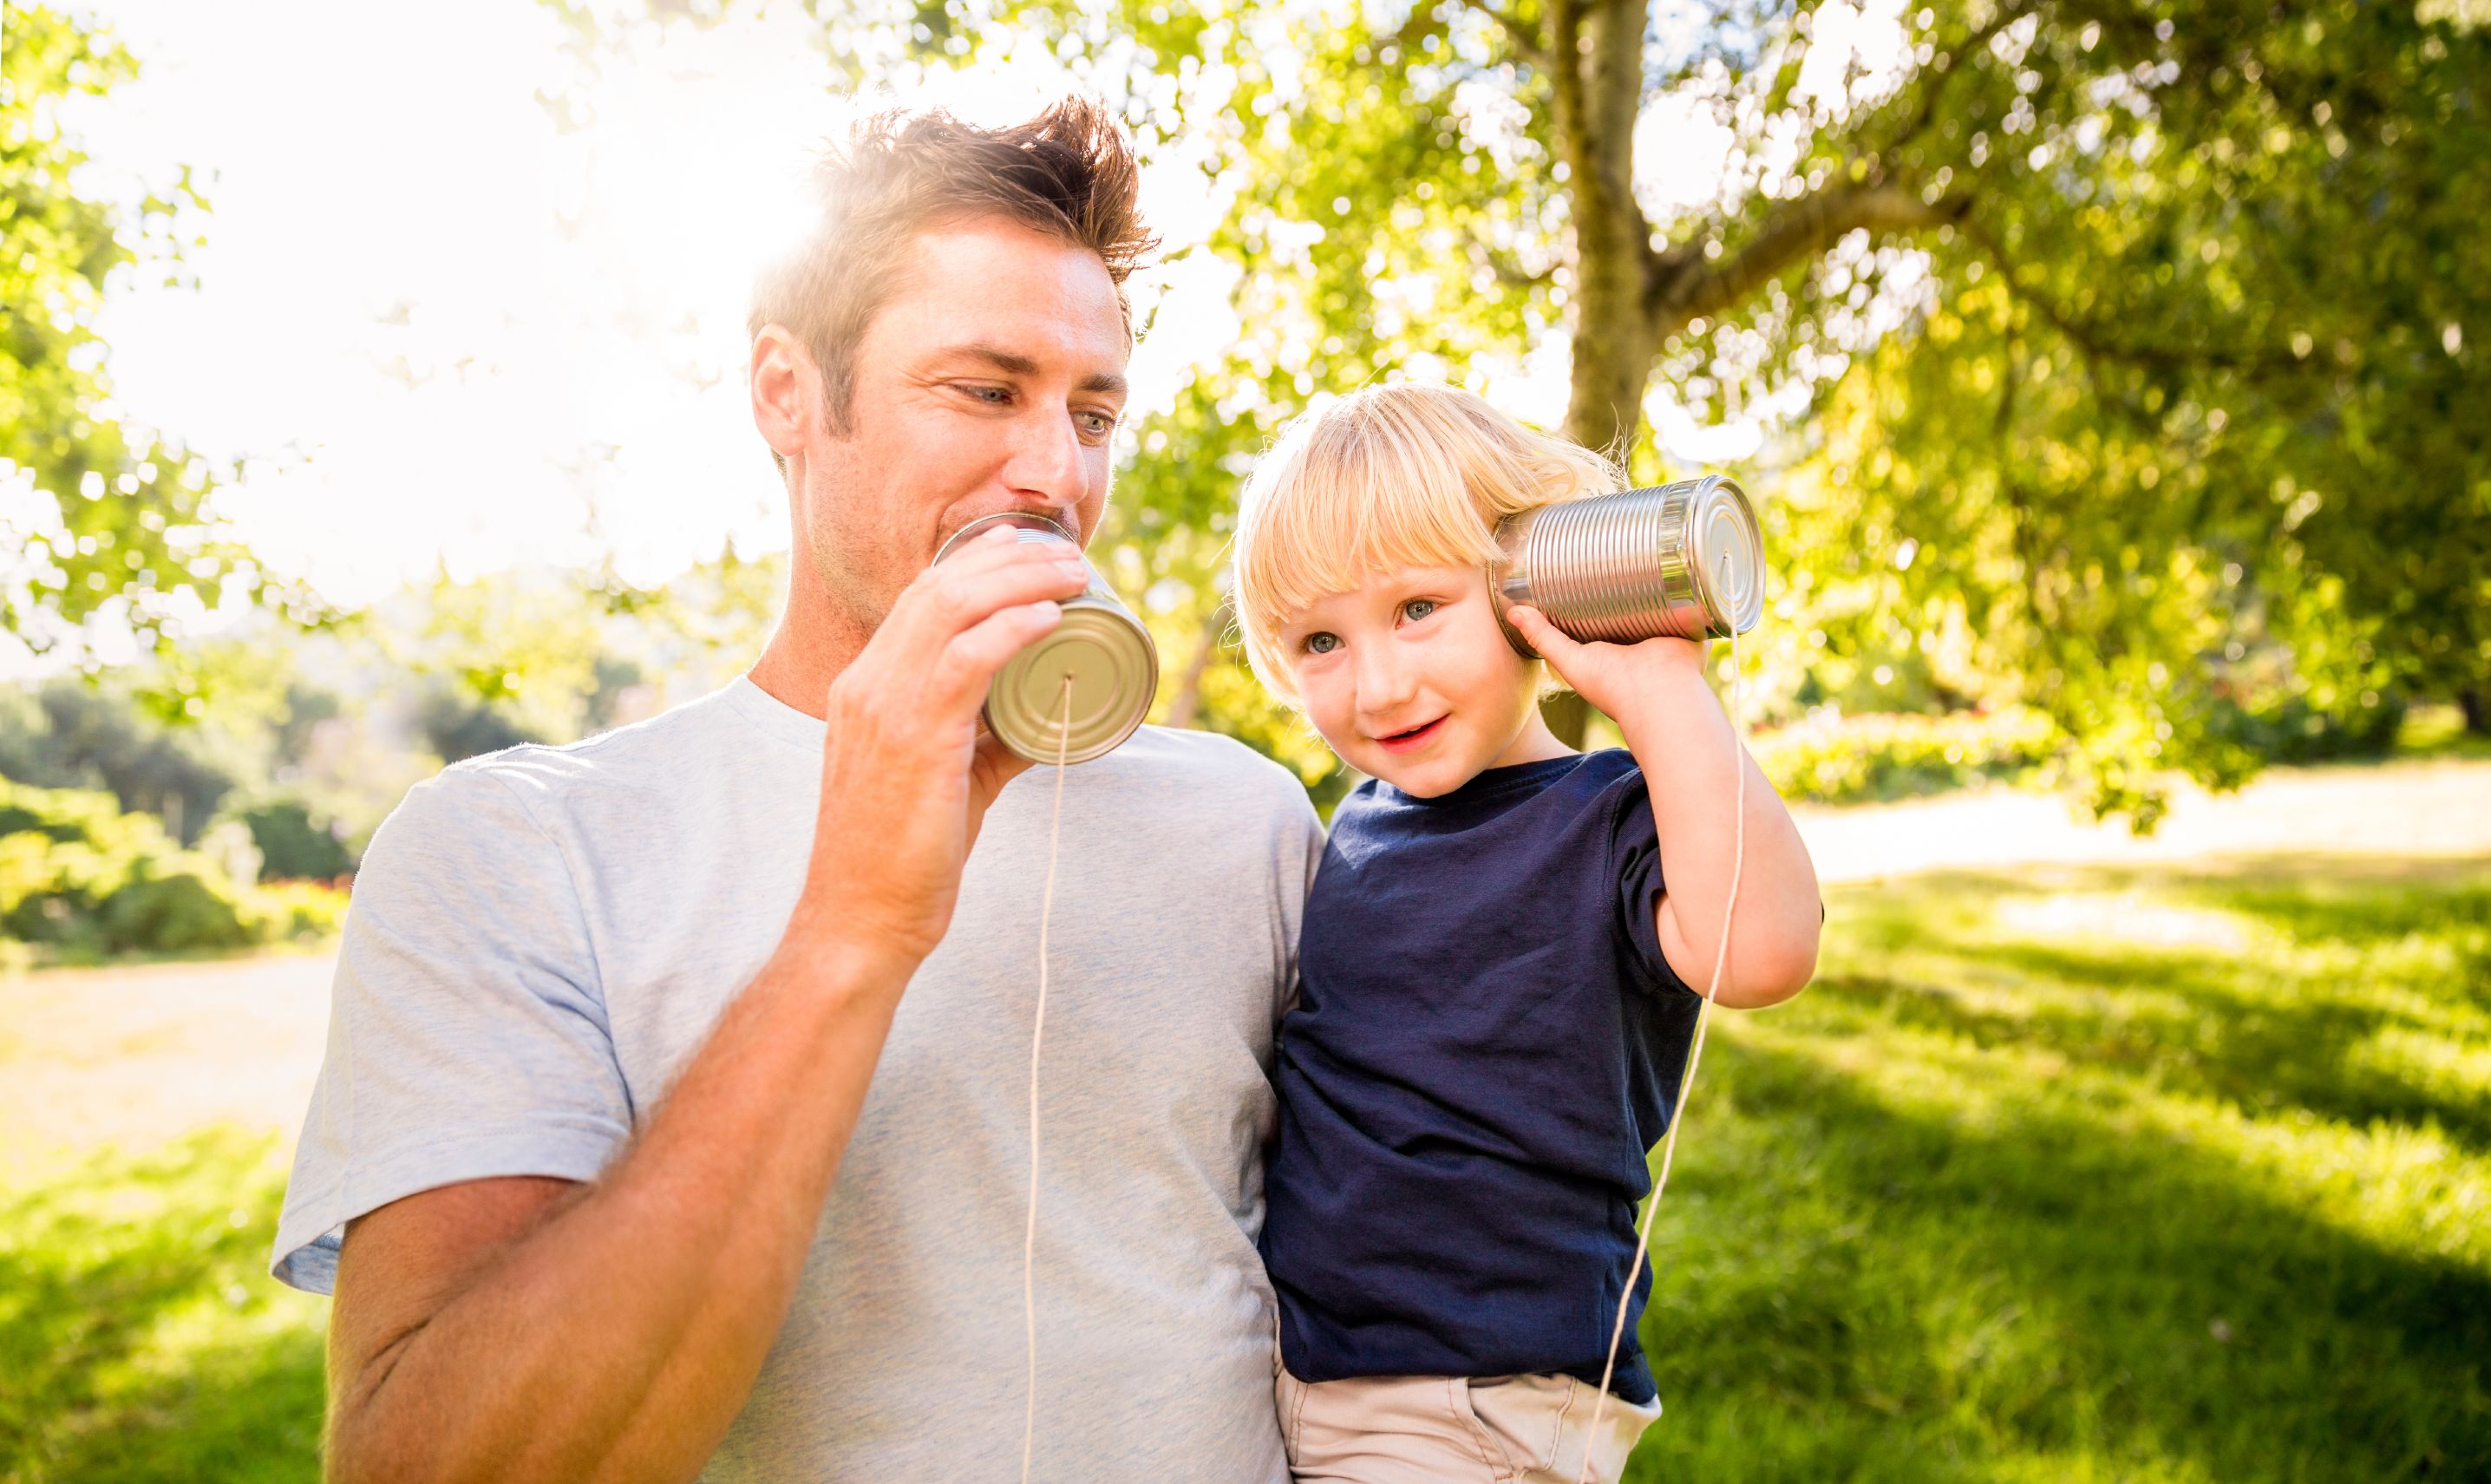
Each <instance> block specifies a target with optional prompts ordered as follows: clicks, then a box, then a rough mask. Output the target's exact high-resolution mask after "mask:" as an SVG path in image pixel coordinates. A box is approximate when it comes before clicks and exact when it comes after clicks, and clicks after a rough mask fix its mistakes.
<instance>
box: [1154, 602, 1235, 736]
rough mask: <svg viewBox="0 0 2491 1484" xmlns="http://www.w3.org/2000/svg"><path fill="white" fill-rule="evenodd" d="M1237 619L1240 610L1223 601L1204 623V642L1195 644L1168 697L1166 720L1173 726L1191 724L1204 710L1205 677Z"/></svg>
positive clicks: (1188, 725) (1202, 640)
mask: <svg viewBox="0 0 2491 1484" xmlns="http://www.w3.org/2000/svg"><path fill="white" fill-rule="evenodd" d="M1236 621H1237V610H1236V608H1234V607H1233V606H1231V605H1230V604H1228V603H1226V602H1222V603H1221V604H1220V605H1219V606H1218V607H1217V608H1216V609H1214V610H1213V611H1212V615H1211V617H1210V618H1209V619H1208V620H1206V621H1205V622H1204V624H1203V626H1202V639H1201V642H1200V643H1198V644H1196V645H1195V646H1194V650H1193V657H1192V658H1191V659H1189V660H1187V661H1186V666H1185V674H1184V675H1182V676H1180V677H1178V679H1177V685H1176V694H1175V695H1173V696H1170V697H1169V698H1168V709H1167V722H1166V724H1167V725H1168V726H1172V727H1190V726H1192V725H1193V723H1194V719H1195V718H1196V717H1197V716H1199V715H1201V713H1202V677H1203V673H1204V672H1205V671H1207V670H1209V669H1210V668H1211V662H1212V660H1214V659H1216V658H1217V657H1218V655H1219V641H1220V639H1221V638H1222V637H1224V636H1225V635H1226V634H1227V632H1228V626H1229V625H1231V624H1233V623H1235V622H1236Z"/></svg>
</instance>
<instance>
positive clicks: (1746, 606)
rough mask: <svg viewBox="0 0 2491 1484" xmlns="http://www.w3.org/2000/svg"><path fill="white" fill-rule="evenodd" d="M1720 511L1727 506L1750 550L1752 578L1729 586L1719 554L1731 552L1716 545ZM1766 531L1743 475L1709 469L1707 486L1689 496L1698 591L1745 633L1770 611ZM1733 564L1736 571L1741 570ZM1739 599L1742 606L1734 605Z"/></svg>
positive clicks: (1689, 540)
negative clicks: (1716, 518) (1767, 605)
mask: <svg viewBox="0 0 2491 1484" xmlns="http://www.w3.org/2000/svg"><path fill="white" fill-rule="evenodd" d="M1715 511H1726V512H1727V513H1728V514H1729V516H1730V520H1731V523H1732V525H1734V526H1735V527H1737V532H1738V534H1737V539H1738V541H1739V544H1740V546H1741V547H1742V548H1744V550H1743V551H1742V552H1741V555H1743V556H1744V559H1745V562H1744V565H1745V567H1746V571H1745V573H1744V575H1745V577H1746V579H1747V580H1746V582H1745V583H1744V586H1742V585H1740V584H1738V583H1737V582H1736V580H1735V576H1734V578H1733V579H1732V581H1731V583H1730V584H1729V586H1728V587H1727V588H1725V586H1724V582H1723V578H1722V576H1721V573H1720V571H1719V568H1718V564H1717V560H1716V557H1717V556H1718V555H1727V554H1728V553H1727V552H1726V551H1721V550H1720V549H1718V548H1716V547H1715V546H1714V541H1713V538H1712V530H1713V521H1714V512H1715ZM1764 545H1765V533H1764V530H1763V528H1762V527H1760V526H1759V525H1758V524H1757V523H1756V508H1755V505H1754V504H1753V503H1752V502H1751V501H1749V500H1748V499H1747V492H1746V491H1745V490H1744V489H1742V488H1741V487H1740V486H1739V481H1738V480H1734V479H1732V478H1730V477H1729V476H1728V475H1726V474H1714V475H1707V476H1705V479H1704V483H1703V487H1701V488H1698V489H1697V490H1696V491H1695V492H1694V498H1692V499H1690V500H1688V501H1687V502H1686V549H1687V550H1688V551H1689V552H1690V553H1691V554H1693V555H1694V556H1695V557H1696V559H1697V560H1696V561H1694V562H1693V563H1690V564H1689V566H1690V567H1692V568H1693V572H1692V575H1693V577H1694V580H1695V584H1696V592H1697V594H1698V596H1699V597H1701V599H1702V601H1703V604H1704V609H1705V612H1706V614H1707V616H1708V617H1710V618H1713V619H1716V620H1719V621H1721V622H1722V624H1723V625H1724V626H1726V627H1727V628H1728V629H1729V630H1730V631H1731V632H1733V633H1742V634H1743V633H1745V632H1746V631H1747V630H1748V629H1751V628H1753V627H1755V626H1756V625H1757V624H1758V623H1759V622H1761V621H1762V620H1763V618H1764V616H1765V573H1764ZM1737 565H1738V564H1736V563H1734V564H1733V571H1734V574H1735V573H1736V570H1737ZM1733 602H1735V603H1736V604H1737V607H1736V608H1733V607H1732V606H1731V605H1732V603H1733Z"/></svg>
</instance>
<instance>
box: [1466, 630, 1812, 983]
mask: <svg viewBox="0 0 2491 1484" xmlns="http://www.w3.org/2000/svg"><path fill="white" fill-rule="evenodd" d="M1513 615H1514V618H1513V623H1514V626H1515V627H1516V628H1517V629H1519V630H1521V633H1522V636H1523V637H1524V638H1525V639H1528V640H1529V641H1530V642H1531V645H1532V647H1533V648H1534V649H1537V650H1539V653H1540V654H1542V655H1546V656H1547V657H1548V660H1549V663H1551V664H1552V665H1554V666H1556V668H1557V672H1558V673H1559V674H1560V675H1562V676H1564V677H1565V678H1566V680H1567V682H1568V684H1571V685H1572V686H1573V687H1574V688H1575V690H1577V691H1578V692H1580V693H1581V694H1582V696H1583V698H1584V699H1585V700H1587V701H1589V702H1591V703H1592V704H1593V705H1594V706H1597V707H1598V708H1599V709H1600V710H1601V711H1602V712H1605V713H1608V714H1609V715H1610V716H1611V717H1613V718H1615V719H1616V721H1617V723H1618V726H1619V728H1620V729H1621V730H1622V731H1624V732H1625V733H1626V748H1627V750H1628V751H1630V752H1632V753H1633V754H1634V760H1635V762H1636V764H1637V765H1638V766H1640V767H1641V768H1642V770H1643V775H1644V782H1645V786H1646V787H1647V788H1648V789H1650V790H1651V793H1652V818H1653V827H1654V829H1655V830H1656V832H1657V833H1658V835H1659V837H1660V864H1661V878H1662V880H1663V881H1665V882H1666V883H1667V884H1668V887H1667V890H1666V892H1665V893H1664V894H1663V895H1662V897H1661V900H1660V907H1659V910H1658V913H1657V923H1656V926H1657V927H1658V930H1659V934H1660V948H1661V954H1662V956H1663V957H1664V958H1666V959H1667V960H1668V961H1669V967H1670V968H1671V969H1672V970H1673V971H1675V972H1676V973H1677V975H1678V976H1679V977H1680V978H1682V979H1685V981H1686V982H1687V983H1688V984H1690V985H1692V986H1694V988H1695V990H1696V992H1697V993H1699V994H1701V993H1703V992H1704V991H1705V990H1706V989H1708V988H1709V987H1711V986H1710V985H1709V983H1708V981H1709V980H1710V979H1711V978H1712V975H1713V963H1714V955H1715V953H1716V951H1717V950H1718V948H1719V946H1720V941H1721V910H1722V908H1723V906H1724V905H1725V904H1726V903H1727V902H1728V901H1729V896H1730V876H1731V866H1732V864H1733V861H1734V858H1735V857H1736V855H1737V852H1738V833H1737V831H1738V827H1739V823H1740V821H1739V815H1738V808H1737V800H1738V794H1739V778H1740V774H1741V773H1742V772H1744V774H1745V775H1746V820H1745V826H1746V853H1745V859H1744V862H1741V863H1740V870H1739V900H1738V909H1737V912H1736V915H1735V916H1734V917H1733V919H1732V921H1731V925H1730V955H1729V959H1728V961H1727V962H1726V963H1724V964H1723V965H1722V969H1721V984H1720V986H1719V989H1718V991H1717V992H1716V993H1715V995H1714V998H1715V999H1716V1000H1717V1001H1718V1002H1719V1003H1720V1004H1725V1005H1729V1006H1731V1007H1733V1008H1739V1009H1745V1008H1752V1007H1755V1006H1759V1005H1767V1004H1779V1003H1781V1002H1782V1001H1784V1000H1787V999H1789V998H1790V997H1791V996H1793V995H1796V994H1798V993H1799V992H1800V991H1801V990H1802V989H1804V988H1806V987H1807V981H1808V978H1809V977H1810V976H1811V975H1814V974H1815V973H1816V947H1817V935H1818V932H1819V929H1820V928H1821V927H1822V925H1823V921H1824V917H1823V907H1822V905H1821V902H1820V899H1819V897H1818V895H1817V884H1816V866H1815V864H1814V862H1812V861H1811V860H1809V859H1808V855H1807V846H1806V844H1805V842H1803V841H1802V840H1801V838H1800V833H1799V826H1798V825H1797V824H1796V823H1794V822H1793V821H1792V819H1791V817H1790V811H1789V810H1788V809H1786V808H1784V807H1782V800H1781V796H1780V795H1778V794H1776V793H1774V792H1773V785H1772V784H1771V783H1768V782H1767V781H1765V775H1764V772H1763V771H1762V770H1760V769H1758V768H1757V767H1756V763H1755V759H1753V758H1751V757H1749V756H1748V755H1747V749H1746V748H1745V747H1744V746H1742V745H1741V744H1740V742H1739V737H1738V734H1737V732H1736V731H1735V730H1734V729H1733V728H1732V727H1731V725H1730V718H1729V717H1728V716H1726V715H1724V714H1722V712H1721V707H1720V705H1719V703H1718V702H1716V701H1715V700H1714V697H1713V689H1712V687H1711V686H1710V685H1708V684H1705V680H1704V647H1703V646H1702V645H1700V644H1696V643H1693V642H1691V641H1688V640H1685V639H1671V638H1659V639H1647V640H1645V641H1643V642H1642V643H1640V644H1633V645H1622V644H1577V643H1575V642H1574V641H1573V640H1571V639H1568V637H1566V635H1564V634H1562V633H1560V632H1558V631H1557V630H1556V629H1555V628H1554V627H1553V626H1550V625H1549V623H1548V621H1547V620H1545V619H1543V618H1541V617H1540V616H1539V613H1538V612H1536V611H1535V610H1532V609H1529V608H1516V609H1514V610H1513Z"/></svg>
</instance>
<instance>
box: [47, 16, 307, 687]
mask: <svg viewBox="0 0 2491 1484" xmlns="http://www.w3.org/2000/svg"><path fill="white" fill-rule="evenodd" d="M6 24H7V30H8V34H9V44H8V46H7V48H6V50H5V53H0V488H6V487H7V486H11V485H18V484H20V483H21V481H24V483H23V487H24V488H25V491H26V493H27V494H29V495H30V496H31V498H32V499H33V501H34V502H35V504H34V506H33V507H32V509H19V510H17V511H16V512H15V513H7V514H0V536H5V538H7V540H8V543H9V545H10V546H12V547H13V548H15V547H19V546H20V545H22V549H23V551H24V553H25V555H26V557H27V558H28V561H27V562H26V563H25V564H24V566H23V567H19V569H18V570H17V571H16V572H15V574H10V573H7V572H5V571H0V629H5V630H6V631H7V632H9V633H12V634H14V635H15V636H16V637H17V638H19V639H20V640H22V641H24V642H25V643H26V644H27V645H29V646H31V647H32V648H34V649H36V650H39V651H40V650H44V649H47V648H49V647H51V646H52V645H53V644H55V643H58V642H60V641H61V640H63V639H65V638H68V637H70V636H71V635H73V633H74V632H75V631H76V626H78V625H79V624H81V623H82V622H84V621H86V620H87V619H89V618H90V617H94V616H97V615H118V616H120V617H121V618H123V619H124V620H126V621H127V622H128V624H129V625H130V626H131V627H132V629H133V630H134V631H135V632H136V633H137V634H138V635H139V636H140V637H141V638H142V639H150V638H155V637H157V636H159V635H160V633H161V629H162V626H163V625H164V624H165V623H166V622H167V621H168V620H169V619H170V618H172V617H173V616H174V615H175V614H177V613H178V612H180V611H181V610H182V606H183V604H184V602H186V601H188V602H190V603H192V604H195V603H198V602H207V603H214V602H215V601H216V600H217V598H218V597H219V596H220V593H221V592H223V591H224V590H226V589H228V588H231V589H234V590H236V591H238V592H240V593H242V594H244V595H249V594H251V593H253V592H256V591H257V590H258V588H259V585H260V578H259V573H258V569H257V567H255V565H253V564H252V563H251V562H250V561H249V557H248V555H247V554H246V553H245V552H244V551H243V550H242V549H241V548H239V547H238V546H235V545H234V544H232V543H231V542H229V541H226V540H223V539H220V538H219V537H218V536H217V534H216V527H215V523H214V522H213V520H212V519H211V518H210V517H209V515H208V514H207V512H206V509H205V501H206V499H207V496H208V492H209V490H210V489H211V487H212V486H213V484H214V482H215V477H214V473H213V471H211V470H210V469H209V467H208V465H207V463H206V462H205V461H204V460H202V459H199V458H196V457H193V456H192V455H190V454H189V453H188V452H186V451H184V450H182V449H181V448H179V447H178V446H175V445H171V444H167V443H165V442H163V441H162V440H161V439H160V438H158V437H157V436H156V435H155V434H153V433H149V432H145V431H142V430H140V429H137V428H134V427H132V426H130V425H128V424H126V423H124V422H121V421H120V420H119V415H118V413H117V411H116V410H115V409H114V408H113V406H112V403H111V399H110V390H111V388H110V383H109V381H108V380H107V378H106V377H105V375H104V371H103V353H104V346H103V341H101V340H100V339H98V338H97V337H96V335H95V331H94V329H93V325H94V321H95V317H96V314H97V312H98V310H99V309H100V308H101V307H102V306H103V300H104V297H105V295H106V294H107V293H108V292H109V291H110V289H111V288H112V286H113V283H114V282H115V280H116V279H117V278H122V277H126V276H129V275H130V274H132V273H134V272H136V271H138V270H139V269H140V268H142V267H144V268H150V269H153V270H155V271H161V272H170V271H171V270H172V267H173V265H175V264H177V263H178V262H179V260H180V256H181V253H182V250H183V248H184V247H188V246H190V245H193V244H194V243H195V241H196V239H195V238H190V239H185V237H184V236H183V234H184V232H185V231H187V230H188V227H187V225H186V214H187V213H189V212H191V211H196V210H204V209H205V207H206V202H205V200H204V199H203V198H202V197H201V196H200V195H199V193H198V192H197V190H196V189H193V187H192V185H191V182H190V176H189V174H188V172H185V173H184V174H183V176H182V177H181V179H180V180H178V181H177V182H175V183H174V184H173V185H171V186H170V187H169V188H167V189H165V191H164V192H163V193H162V194H151V195H149V196H148V197H147V198H146V199H145V200H144V201H142V202H140V203H138V204H137V206H136V207H135V208H134V209H132V210H124V209H122V208H119V207H116V206H113V205H110V204H108V203H105V202H102V201H97V200H92V199H89V198H87V197H85V196H82V195H81V194H79V190H78V186H79V180H78V176H79V167H80V166H81V165H82V164H83V163H84V162H85V160H86V156H85V155H84V154H83V153H82V152H81V151H80V149H79V148H78V146H77V144H76V142H75V141H74V140H73V139H72V138H70V137H69V136H67V135H66V134H65V133H64V132H63V131H62V128H61V123H60V114H61V108H62V104H63V102H65V101H67V100H70V99H73V98H80V97H86V98H94V97H103V96H106V95H108V94H110V92H111V91H112V90H113V89H114V88H116V87H118V86H120V85H121V84H122V83H124V82H126V81H128V80H129V79H130V78H132V77H133V76H134V75H136V73H137V64H136V63H135V61H134V60H133V59H132V57H131V55H130V53H129V52H128V51H127V50H125V49H124V48H123V47H122V46H121V45H120V44H117V43H116V42H114V41H113V40H112V39H111V37H110V36H109V34H108V33H107V32H105V31H103V30H102V29H100V28H99V27H97V26H96V25H95V24H94V22H93V21H92V20H90V19H88V18H86V17H83V16H77V15H65V14H63V13H60V12H57V11H53V10H50V9H47V8H44V7H41V6H27V5H18V4H11V5H10V6H9V7H8V15H7V20H6ZM13 503H14V502H13ZM13 555H14V552H13ZM12 565H13V566H15V565H16V564H15V563H13V564H12ZM295 601H296V602H297V605H298V607H302V610H303V611H304V612H305V613H306V614H307V615H308V612H309V611H310V610H309V608H308V606H305V605H304V603H303V599H302V596H301V595H295Z"/></svg>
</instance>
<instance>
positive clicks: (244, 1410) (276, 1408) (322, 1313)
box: [0, 1128, 328, 1484]
mask: <svg viewBox="0 0 2491 1484" xmlns="http://www.w3.org/2000/svg"><path fill="white" fill-rule="evenodd" d="M284 1188H285V1164H284V1147H283V1145H282V1143H281V1142H280V1141H279V1140H278V1139H276V1138H275V1137H273V1136H268V1135H261V1134H256V1133H244V1132H241V1131H239V1130H234V1129H227V1128H218V1129H208V1130H202V1131H201V1132H199V1133H197V1134H194V1135H192V1136H190V1137H189V1138H186V1139H184V1140H182V1141H180V1142H178V1143H175V1144H173V1145H171V1146H169V1147H166V1148H164V1149H156V1150H153V1151H150V1152H146V1153H124V1152H120V1151H111V1152H105V1153H99V1154H95V1155H92V1156H89V1157H87V1158H84V1159H81V1160H79V1161H77V1162H76V1163H74V1164H72V1165H68V1166H66V1167H55V1168H50V1169H45V1170H43V1171H41V1172H35V1171H32V1170H28V1169H26V1168H25V1167H22V1166H15V1167H12V1173H11V1174H10V1176H9V1177H8V1178H6V1180H5V1181H0V1479H6V1480H8V1481H10V1484H85V1481H89V1480H104V1479H110V1480H115V1481H119V1484H174V1481H176V1480H193V1479H217V1480H222V1481H234V1484H244V1481H249V1484H312V1481H313V1480H316V1479H317V1478H318V1477H319V1476H320V1461H319V1441H320V1411H321V1404H322V1395H323V1390H322V1382H321V1332H322V1330H323V1328H324V1327H325V1325H326V1323H327V1313H328V1306H327V1304H326V1303H325V1302H324V1301H323V1300H320V1299H317V1298H314V1297H312V1296H311V1295H308V1294H297V1293H294V1292H292V1291H291V1290H288V1289H284V1288H281V1287H279V1286H278V1285H277V1284H275V1283H272V1282H270V1281H269V1279H268V1276H267V1272H266V1268H265V1266H263V1265H264V1264H265V1261H266V1258H267V1254H268V1247H269V1243H270V1242H271V1240H273V1239H274V1237H275V1234H276V1228H277V1213H278V1206H279V1204H280V1203H281V1201H282V1198H283V1195H284Z"/></svg>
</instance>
